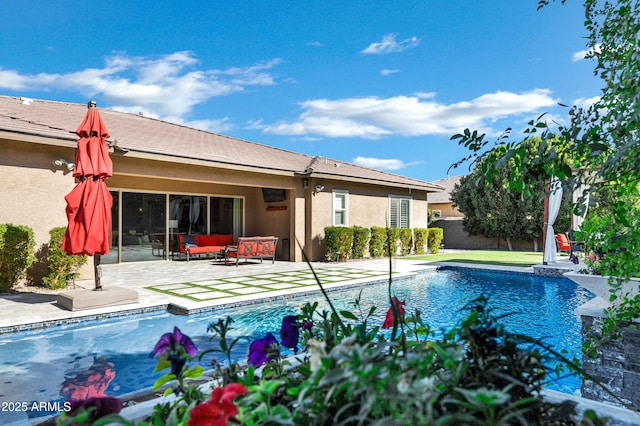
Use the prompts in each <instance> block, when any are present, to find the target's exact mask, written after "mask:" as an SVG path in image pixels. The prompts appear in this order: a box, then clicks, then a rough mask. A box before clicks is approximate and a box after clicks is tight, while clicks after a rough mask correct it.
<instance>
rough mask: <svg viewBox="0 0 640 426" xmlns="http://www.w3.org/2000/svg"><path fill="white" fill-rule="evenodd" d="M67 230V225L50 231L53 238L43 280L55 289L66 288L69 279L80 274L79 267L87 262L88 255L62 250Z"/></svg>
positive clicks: (50, 242) (46, 284) (50, 241)
mask: <svg viewBox="0 0 640 426" xmlns="http://www.w3.org/2000/svg"><path fill="white" fill-rule="evenodd" d="M65 231H66V228H65V227H58V228H53V229H52V230H51V231H49V235H50V236H51V239H50V240H49V250H48V253H47V275H46V276H45V277H44V278H42V282H43V283H44V285H45V286H47V287H48V288H51V289H54V290H55V289H59V288H65V287H66V286H67V283H68V282H69V281H71V280H73V279H75V278H76V277H77V276H78V269H80V267H81V266H82V265H84V264H85V263H87V256H70V255H68V254H67V253H66V252H65V251H64V250H62V248H61V246H62V240H63V239H64V234H65Z"/></svg>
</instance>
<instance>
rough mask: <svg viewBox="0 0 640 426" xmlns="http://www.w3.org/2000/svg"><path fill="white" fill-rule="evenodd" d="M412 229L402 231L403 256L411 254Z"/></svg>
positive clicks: (401, 246) (401, 249)
mask: <svg viewBox="0 0 640 426" xmlns="http://www.w3.org/2000/svg"><path fill="white" fill-rule="evenodd" d="M412 236H413V235H412V233H411V228H401V229H400V253H401V254H402V255H403V256H406V255H408V254H409V253H411V237H412Z"/></svg>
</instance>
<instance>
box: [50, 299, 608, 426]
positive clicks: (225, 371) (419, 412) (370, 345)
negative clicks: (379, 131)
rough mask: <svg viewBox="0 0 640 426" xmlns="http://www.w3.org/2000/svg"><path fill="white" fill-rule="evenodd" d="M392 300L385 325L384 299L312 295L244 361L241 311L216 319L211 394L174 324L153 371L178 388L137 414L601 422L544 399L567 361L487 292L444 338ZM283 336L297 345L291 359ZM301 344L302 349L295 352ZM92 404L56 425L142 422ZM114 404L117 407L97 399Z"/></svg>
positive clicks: (199, 418)
mask: <svg viewBox="0 0 640 426" xmlns="http://www.w3.org/2000/svg"><path fill="white" fill-rule="evenodd" d="M391 301H392V302H391V307H390V308H389V310H388V312H387V315H386V318H385V321H384V323H383V324H381V325H380V324H374V323H372V318H371V316H372V314H373V313H374V311H375V307H373V308H371V309H370V310H369V311H368V312H362V310H361V307H360V305H359V303H358V301H357V300H356V303H355V307H356V309H355V310H354V311H353V312H351V311H341V312H336V311H334V310H333V308H332V310H331V311H324V310H323V311H321V310H319V309H318V304H317V303H315V304H313V305H311V304H307V305H305V306H304V307H303V308H302V312H301V313H300V314H299V315H297V316H295V315H292V316H287V317H285V318H284V319H283V326H282V330H281V333H280V342H278V340H277V339H276V338H275V336H273V334H271V333H269V334H267V335H266V336H264V337H263V338H261V339H258V340H256V341H254V342H253V343H252V344H251V346H250V349H249V363H248V364H247V365H240V364H239V363H238V362H236V361H234V360H232V358H231V352H232V349H233V346H234V345H235V343H236V342H237V341H238V340H239V339H240V338H236V339H234V340H230V339H229V338H228V336H227V333H228V332H229V330H230V329H231V328H232V323H233V321H232V320H231V319H230V318H227V320H225V321H223V320H219V321H218V322H217V323H213V324H211V326H210V329H209V330H210V331H213V333H214V337H218V338H219V340H220V349H217V350H216V351H218V352H222V353H224V354H225V356H226V358H227V360H226V363H225V364H226V365H224V368H221V369H219V370H218V373H217V377H216V381H215V382H214V384H213V385H212V386H211V387H212V388H214V389H213V391H211V390H207V391H206V392H205V391H203V390H202V389H203V388H202V387H200V388H198V387H196V386H195V385H191V384H190V382H189V380H192V379H197V378H199V377H200V375H201V373H202V371H203V369H202V368H201V367H199V366H191V365H190V364H191V363H192V361H193V360H194V359H195V355H196V348H195V345H194V344H193V342H192V341H191V339H190V338H189V337H188V336H185V335H183V334H182V333H181V332H180V331H179V330H178V329H177V328H176V329H174V331H173V333H166V334H165V335H163V336H162V338H161V339H160V341H159V342H158V344H157V345H156V347H155V348H154V350H153V352H152V356H157V357H158V360H159V363H158V367H157V369H156V371H161V370H167V374H165V376H163V377H161V378H160V379H158V381H157V382H156V388H160V387H161V386H162V385H165V384H169V385H171V386H170V387H169V388H167V390H166V392H165V395H169V394H174V395H175V396H176V397H177V398H176V399H174V400H172V401H169V400H168V401H167V402H165V403H162V404H158V405H157V406H156V408H155V410H154V413H153V415H152V416H151V417H150V418H149V419H147V420H146V421H144V422H140V423H138V424H139V425H165V424H166V425H185V424H186V425H188V426H199V425H212V424H213V425H226V424H246V425H263V424H270V425H327V424H331V425H389V424H397V425H416V424H420V425H459V424H465V425H487V424H491V425H528V424H536V425H578V424H583V425H601V424H604V423H603V422H602V420H600V419H598V418H597V417H596V416H595V414H594V413H593V412H587V413H585V416H584V418H581V419H580V418H579V417H578V416H577V415H576V412H575V407H574V403H572V402H569V401H566V402H563V403H560V404H554V403H550V402H547V401H545V400H544V398H543V397H542V395H541V390H542V387H543V385H544V384H545V383H546V382H547V381H548V380H549V379H550V377H551V376H554V375H555V374H556V373H558V372H559V371H551V370H550V369H549V368H548V367H545V365H550V364H549V361H550V360H551V359H555V360H557V359H560V360H561V361H562V362H565V363H566V362H568V360H566V359H564V358H562V356H561V355H560V354H558V353H556V352H554V351H553V350H551V349H550V348H546V347H545V346H544V345H543V344H542V343H541V342H540V341H534V340H533V339H531V338H529V337H527V336H523V335H517V334H513V333H510V332H508V331H507V330H506V329H505V328H504V327H503V326H502V325H501V324H500V318H499V317H496V316H494V315H493V313H492V311H491V308H490V307H489V304H488V303H487V300H486V299H485V298H484V297H480V298H478V299H476V300H473V301H471V302H470V303H469V304H468V306H467V308H468V309H469V312H470V313H469V314H468V316H467V317H466V318H465V319H464V320H462V321H461V322H460V323H459V324H458V325H457V326H455V327H453V328H452V329H451V330H449V331H447V332H443V334H442V336H441V337H439V338H435V336H434V332H433V331H432V330H431V329H430V327H429V326H428V325H427V324H426V323H425V322H424V321H423V319H422V317H421V313H420V312H419V311H417V310H416V311H415V312H413V313H410V314H406V315H405V308H404V305H405V302H401V301H399V300H397V299H396V298H395V297H392V298H391ZM329 302H330V301H329ZM281 346H284V347H288V348H291V349H293V350H294V352H296V353H297V355H294V356H290V357H287V358H282V357H281V354H280V347H281ZM299 346H302V347H303V348H304V349H305V351H304V352H300V353H298V352H297V351H298V347H299ZM566 365H568V364H566ZM205 393H206V394H205ZM95 403H96V401H92V402H91V403H88V404H85V405H81V404H80V405H79V406H80V407H82V408H84V409H80V410H79V411H78V410H76V411H74V412H73V413H70V414H69V413H67V414H64V415H63V416H62V417H61V418H60V420H59V425H71V424H106V423H100V422H101V421H103V420H104V421H106V420H108V421H109V422H113V421H117V422H119V423H120V424H126V425H132V424H133V423H132V422H129V421H127V420H124V419H122V418H120V417H119V416H118V415H117V414H113V413H111V414H109V413H106V412H105V413H104V414H105V415H107V417H105V418H104V419H103V420H99V419H98V420H96V418H95V415H90V414H95V412H96V411H97V408H95ZM92 404H93V405H92ZM76 405H78V404H76ZM105 405H106V406H113V407H116V406H117V404H113V403H111V404H106V403H103V402H100V403H99V406H100V407H104V406H105ZM87 413H89V414H87ZM83 416H84V417H83ZM83 419H91V420H90V421H88V422H83ZM92 422H93V423H92Z"/></svg>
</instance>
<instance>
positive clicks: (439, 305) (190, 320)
mask: <svg viewBox="0 0 640 426" xmlns="http://www.w3.org/2000/svg"><path fill="white" fill-rule="evenodd" d="M359 292H360V290H359V289H355V290H354V289H350V290H341V291H338V292H332V293H331V297H332V300H333V302H334V304H335V305H336V307H337V308H338V309H350V310H353V301H354V300H355V298H356V297H357V295H358V293H359ZM393 293H394V295H396V296H397V297H398V298H399V299H400V300H405V301H406V306H405V307H406V309H407V311H408V312H410V311H413V310H414V309H415V308H419V309H420V310H421V311H422V315H423V318H424V320H425V321H426V322H428V323H429V324H430V325H431V327H432V329H433V330H440V329H442V328H445V329H449V328H450V327H451V326H452V325H454V324H455V323H457V322H458V321H460V320H461V319H462V318H464V317H465V316H466V314H467V313H468V312H467V311H464V310H462V308H463V307H464V305H465V304H466V303H467V302H468V301H469V300H472V299H474V298H476V297H477V296H479V295H480V294H485V295H487V296H488V297H489V305H490V307H492V308H493V309H494V311H495V313H496V314H500V313H512V314H513V315H510V316H508V317H506V318H505V319H504V320H503V321H502V323H503V324H504V325H505V327H506V328H507V329H508V330H509V331H512V332H517V333H524V334H528V335H530V336H532V337H536V338H542V337H546V340H545V341H546V342H547V343H548V344H551V345H552V346H553V347H554V348H555V349H557V350H561V349H565V350H567V351H568V356H569V358H572V357H573V356H576V357H580V356H581V355H580V354H581V334H580V320H579V318H578V317H577V316H576V315H575V314H574V310H575V308H576V307H578V306H579V305H581V304H583V303H584V302H586V301H588V300H589V299H591V298H592V297H593V295H592V294H591V293H589V292H588V291H586V290H584V289H582V288H580V287H578V286H576V285H575V284H574V283H573V282H571V281H569V280H567V279H565V278H554V277H540V276H533V275H530V274H517V273H502V272H494V271H485V270H478V269H440V270H437V271H436V270H433V271H425V272H422V273H420V274H418V275H417V276H416V277H415V278H412V279H400V280H397V282H394V285H393ZM313 301H318V302H319V303H320V305H321V306H323V305H324V304H325V302H324V300H323V299H322V297H321V295H320V294H318V295H317V296H316V295H314V296H305V297H304V298H300V299H290V300H283V301H277V302H269V303H261V304H255V305H250V306H244V307H237V308H234V309H219V310H216V311H211V312H207V313H202V314H198V315H193V316H188V317H185V316H175V315H171V314H169V313H165V312H161V313H150V314H141V315H135V316H128V317H117V318H111V319H105V320H98V321H92V322H85V323H80V324H75V325H66V326H58V327H54V328H49V329H44V330H38V331H29V332H20V333H15V334H6V335H0V403H4V402H7V401H14V402H15V401H19V402H29V403H31V402H38V403H39V402H43V401H45V402H56V401H59V402H62V401H65V400H66V399H69V398H74V399H83V398H86V397H89V396H102V395H109V396H122V395H125V394H128V393H132V392H137V391H140V390H143V389H148V388H150V387H151V386H152V385H153V382H154V381H155V380H156V379H157V378H158V377H159V374H158V373H156V374H154V373H153V369H154V367H155V364H156V363H155V360H153V359H151V358H149V352H150V351H151V349H152V348H153V347H154V345H155V343H156V342H157V340H158V339H159V338H160V336H161V335H162V334H164V333H166V332H169V331H172V330H173V327H174V326H178V327H179V328H180V329H181V330H182V332H183V333H185V334H187V335H189V336H190V337H191V338H192V339H193V340H194V342H195V344H196V346H197V347H198V349H199V350H200V351H203V350H206V349H209V348H217V347H218V346H217V344H216V342H211V341H210V340H209V337H210V335H209V334H207V332H206V329H207V326H208V324H209V323H210V322H213V321H216V320H217V319H219V318H225V317H226V316H227V315H228V316H231V317H232V318H233V319H234V324H233V326H234V327H235V329H234V330H233V334H234V336H250V337H251V338H252V339H255V338H259V337H262V336H263V335H264V334H265V333H267V332H269V331H270V332H273V333H274V334H275V335H277V333H278V332H279V330H280V325H281V318H282V317H283V316H285V315H290V314H297V313H298V312H299V308H300V307H301V306H302V305H303V304H304V303H306V302H313ZM371 305H376V306H378V311H377V312H376V314H375V315H374V320H373V322H372V323H373V324H381V323H382V322H383V320H384V315H385V313H386V310H387V307H388V302H387V284H386V283H382V284H379V285H378V284H376V285H367V286H364V287H363V290H362V295H361V306H362V312H363V313H366V312H368V308H369V306H371ZM247 350H248V343H246V344H245V343H242V344H240V345H239V346H238V347H237V348H236V351H235V352H236V353H235V354H236V356H237V357H238V358H239V359H240V358H245V357H246V354H247ZM212 356H213V355H212ZM210 360H211V358H205V359H204V360H203V362H202V365H203V366H205V365H207V364H208V363H209V362H210ZM579 387H580V381H579V379H577V378H573V377H568V378H565V379H563V380H561V381H560V382H557V383H550V384H549V388H551V389H555V390H560V391H563V392H568V393H574V392H575V391H576V390H577V389H579ZM42 414H43V412H41V411H35V412H30V413H29V415H30V416H38V415H42ZM5 415H7V413H6V412H0V420H2V419H3V416H5Z"/></svg>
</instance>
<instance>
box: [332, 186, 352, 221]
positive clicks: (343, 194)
mask: <svg viewBox="0 0 640 426" xmlns="http://www.w3.org/2000/svg"><path fill="white" fill-rule="evenodd" d="M348 198H349V192H348V191H339V190H336V191H333V226H348V224H349V222H348V217H347V216H348V215H347V206H348V204H347V201H348Z"/></svg>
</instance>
